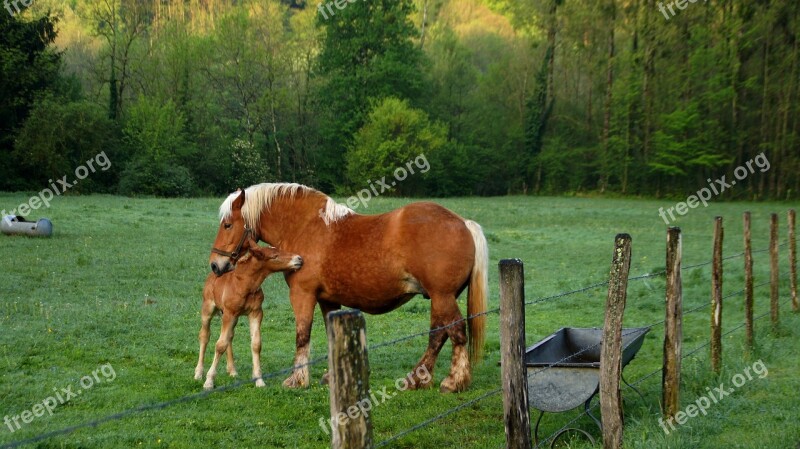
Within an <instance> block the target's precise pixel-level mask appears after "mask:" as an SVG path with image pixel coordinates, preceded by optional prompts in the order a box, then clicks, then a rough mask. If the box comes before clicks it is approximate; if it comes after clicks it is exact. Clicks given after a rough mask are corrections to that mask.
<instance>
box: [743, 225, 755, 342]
mask: <svg viewBox="0 0 800 449" xmlns="http://www.w3.org/2000/svg"><path fill="white" fill-rule="evenodd" d="M750 237H751V235H750V212H749V211H748V212H745V213H744V323H745V327H744V329H745V333H744V335H745V336H744V340H745V344H746V345H747V347H748V348H752V347H753V247H752V242H751V238H750Z"/></svg>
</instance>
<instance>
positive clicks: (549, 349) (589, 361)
mask: <svg viewBox="0 0 800 449" xmlns="http://www.w3.org/2000/svg"><path fill="white" fill-rule="evenodd" d="M649 330H650V328H649V327H638V328H625V329H622V367H623V368H624V367H625V366H626V365H627V364H628V363H630V361H631V360H633V358H634V356H635V355H636V353H637V352H638V351H639V349H640V348H641V347H642V344H643V343H644V336H645V335H646V334H647V332H648V331H649ZM602 337H603V330H602V329H599V328H574V327H565V328H561V329H559V330H558V331H556V332H555V333H553V334H552V335H550V336H548V337H546V338H545V339H543V340H542V341H540V342H538V343H536V344H535V345H533V346H531V347H529V348H527V349H526V350H525V365H526V369H527V375H528V405H529V406H530V407H533V408H536V409H538V410H541V411H543V412H553V413H559V412H564V411H567V410H571V409H573V408H575V407H578V406H579V405H581V404H584V403H586V402H587V401H588V400H589V399H591V397H592V396H594V394H596V393H597V390H598V388H599V386H600V352H601V351H600V348H601V346H602V343H601V342H602Z"/></svg>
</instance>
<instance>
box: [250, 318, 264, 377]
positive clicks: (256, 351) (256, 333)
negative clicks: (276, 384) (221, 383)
mask: <svg viewBox="0 0 800 449" xmlns="http://www.w3.org/2000/svg"><path fill="white" fill-rule="evenodd" d="M263 316H264V312H263V311H262V310H261V308H258V309H256V310H253V311H252V312H250V315H249V316H248V318H249V319H250V350H251V351H252V353H253V379H255V381H256V386H257V387H263V386H265V384H264V379H262V378H261V318H262V317H263Z"/></svg>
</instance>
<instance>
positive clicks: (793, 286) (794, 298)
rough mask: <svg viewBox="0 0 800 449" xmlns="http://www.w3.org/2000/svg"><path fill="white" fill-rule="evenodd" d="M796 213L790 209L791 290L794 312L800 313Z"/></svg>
mask: <svg viewBox="0 0 800 449" xmlns="http://www.w3.org/2000/svg"><path fill="white" fill-rule="evenodd" d="M795 218H796V217H795V212H794V209H789V220H788V221H789V288H790V289H791V290H792V310H793V311H795V312H797V311H800V303H798V300H797V239H796V237H795V233H794V231H795V229H794V227H795V221H796V220H795Z"/></svg>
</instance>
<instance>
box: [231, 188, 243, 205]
mask: <svg viewBox="0 0 800 449" xmlns="http://www.w3.org/2000/svg"><path fill="white" fill-rule="evenodd" d="M237 192H242V193H240V194H239V196H237V197H236V199H235V200H233V204H231V208H232V209H233V210H241V209H242V206H244V190H242V189H239V190H237Z"/></svg>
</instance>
